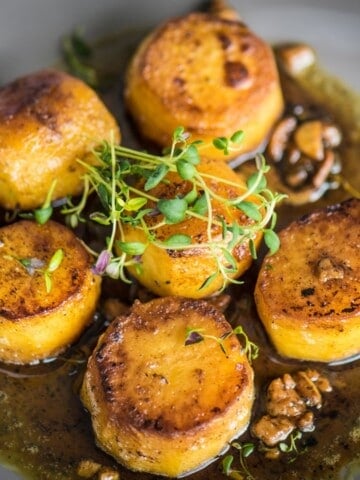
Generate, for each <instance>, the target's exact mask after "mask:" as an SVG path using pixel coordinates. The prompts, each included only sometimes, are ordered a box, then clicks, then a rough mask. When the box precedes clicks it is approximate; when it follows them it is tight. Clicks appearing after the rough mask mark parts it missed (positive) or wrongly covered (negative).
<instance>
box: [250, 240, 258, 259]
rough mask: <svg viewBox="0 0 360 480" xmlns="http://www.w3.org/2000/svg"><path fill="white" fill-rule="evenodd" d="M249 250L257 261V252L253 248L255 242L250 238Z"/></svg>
mask: <svg viewBox="0 0 360 480" xmlns="http://www.w3.org/2000/svg"><path fill="white" fill-rule="evenodd" d="M249 249H250V254H251V256H252V258H253V259H254V260H256V259H257V251H256V247H255V242H254V240H253V239H252V238H250V240H249Z"/></svg>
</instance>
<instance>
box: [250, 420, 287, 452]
mask: <svg viewBox="0 0 360 480" xmlns="http://www.w3.org/2000/svg"><path fill="white" fill-rule="evenodd" d="M294 428H295V425H294V423H293V422H292V421H291V420H290V419H289V418H287V417H271V416H270V415H264V416H263V417H261V418H260V420H259V421H258V422H256V423H255V424H254V425H253V426H252V433H253V435H255V436H256V437H257V438H259V439H260V440H261V441H262V442H264V443H265V445H268V446H269V447H273V446H274V445H276V444H277V443H279V442H282V441H283V440H285V439H286V438H287V437H288V435H290V433H291V432H292V431H293V430H294Z"/></svg>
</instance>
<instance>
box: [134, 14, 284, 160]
mask: <svg viewBox="0 0 360 480" xmlns="http://www.w3.org/2000/svg"><path fill="white" fill-rule="evenodd" d="M125 100H126V103H127V106H128V108H129V111H130V113H131V114H132V116H133V117H134V119H135V122H136V123H137V125H138V128H139V131H140V132H141V134H142V135H143V136H145V137H147V138H149V139H150V140H152V141H153V142H155V143H157V144H159V145H161V146H167V145H170V144H171V136H172V133H173V131H174V129H175V128H176V127H177V126H179V125H181V126H183V127H184V128H185V129H186V130H187V131H189V132H190V133H191V135H192V137H193V138H194V139H201V140H204V141H205V142H206V143H209V147H200V148H202V153H203V155H204V156H207V157H209V158H215V159H224V158H225V159H227V160H230V159H231V158H233V157H236V156H238V155H240V154H245V153H249V152H253V151H255V150H257V149H259V148H260V147H261V146H262V145H263V143H264V142H265V140H266V138H267V136H268V135H269V133H270V130H271V128H272V126H273V124H274V122H275V121H276V120H277V119H278V117H279V116H280V115H281V113H282V110H283V98H282V92H281V88H280V84H279V79H278V72H277V68H276V64H275V61H274V57H273V53H272V50H271V48H270V46H269V45H267V44H266V43H265V42H264V41H263V40H261V39H260V38H259V37H257V36H256V35H255V34H254V33H253V32H252V31H251V30H249V28H248V27H247V26H246V25H245V24H244V23H242V22H241V21H239V20H237V19H235V18H234V19H228V18H223V17H222V16H221V15H217V14H211V13H191V14H189V15H186V16H183V17H181V18H175V19H172V20H169V21H167V22H166V23H164V24H163V25H161V26H160V27H158V28H157V29H156V30H155V31H153V32H152V33H151V34H150V35H149V36H148V37H147V38H146V39H145V40H144V41H143V42H142V44H141V45H140V47H139V48H138V50H137V51H136V53H135V55H134V57H133V59H132V61H131V63H130V66H129V69H128V74H127V81H126V89H125ZM237 130H243V131H244V132H245V137H244V140H243V141H242V142H241V143H240V144H239V145H238V147H236V148H235V147H234V150H232V151H231V152H230V153H229V155H228V156H226V157H224V154H223V152H220V151H219V150H217V149H215V148H214V147H213V146H212V139H213V138H214V137H218V136H226V137H229V136H231V135H232V134H233V133H234V132H235V131H237Z"/></svg>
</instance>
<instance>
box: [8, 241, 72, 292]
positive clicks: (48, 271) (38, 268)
mask: <svg viewBox="0 0 360 480" xmlns="http://www.w3.org/2000/svg"><path fill="white" fill-rule="evenodd" d="M63 258H64V251H63V250H62V249H61V248H59V249H58V250H56V251H55V253H54V254H53V255H52V257H51V258H50V260H49V263H48V265H47V266H46V268H44V267H45V262H44V261H43V260H41V259H39V258H36V257H32V258H18V259H17V260H18V261H19V262H20V263H21V265H22V266H23V267H24V268H25V269H26V271H27V272H28V274H29V275H34V273H35V272H39V273H41V274H42V275H43V276H44V281H45V288H46V292H47V293H50V291H51V288H52V278H51V276H52V274H53V272H55V270H57V269H58V268H59V266H60V264H61V262H62V261H63Z"/></svg>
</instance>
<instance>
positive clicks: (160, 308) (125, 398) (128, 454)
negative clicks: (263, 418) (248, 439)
mask: <svg viewBox="0 0 360 480" xmlns="http://www.w3.org/2000/svg"><path fill="white" fill-rule="evenodd" d="M194 328H196V329H198V330H199V331H200V332H201V333H202V334H203V336H204V337H203V338H204V339H203V341H201V342H199V343H195V344H188V345H186V344H185V340H186V338H187V332H188V330H187V329H194ZM231 332H232V329H231V326H230V324H229V323H228V322H227V321H226V320H225V318H224V316H223V314H222V313H220V311H219V310H217V309H216V308H215V307H213V306H211V305H210V304H209V303H207V302H205V301H204V300H190V299H184V298H179V297H168V298H159V299H156V300H152V301H150V302H148V303H145V304H141V303H140V302H139V301H136V303H135V304H134V305H133V307H132V308H131V310H130V312H129V313H128V314H127V315H122V316H120V317H118V318H116V319H115V320H114V321H113V322H112V323H111V324H110V326H109V327H108V329H107V330H106V332H105V333H104V335H103V336H102V337H101V338H100V339H99V342H98V344H97V346H96V348H95V350H94V352H93V354H92V355H91V357H90V359H89V362H88V366H87V370H86V373H85V377H84V381H83V385H82V389H81V398H82V401H83V403H84V405H85V407H86V408H87V409H88V410H89V412H90V414H91V418H92V424H93V428H94V432H95V435H96V441H97V443H98V445H99V446H100V447H101V448H102V449H104V450H105V451H106V452H107V453H109V454H110V455H112V456H113V457H115V459H116V460H117V461H119V462H120V463H122V464H123V465H125V466H126V467H127V468H129V469H131V470H135V471H144V472H150V473H152V474H155V475H165V476H168V477H178V476H182V475H185V474H188V473H190V472H192V471H193V470H195V469H199V468H200V467H203V466H205V465H206V464H208V463H209V462H210V461H212V460H214V458H215V457H216V456H217V455H218V454H220V453H221V452H223V451H224V450H226V449H227V448H228V446H229V442H230V441H231V440H232V439H233V438H234V437H236V436H238V435H239V434H241V433H242V432H243V431H244V430H245V428H246V427H247V425H248V422H249V419H250V414H251V409H252V404H253V400H254V384H253V370H252V368H251V366H250V364H249V362H248V359H247V357H246V355H245V354H244V353H243V350H242V348H241V345H240V343H239V341H238V338H237V337H236V336H235V335H234V334H232V333H231ZM226 334H229V336H228V337H227V338H226V339H225V340H224V343H223V347H224V350H225V353H224V351H223V350H222V349H221V348H220V346H219V344H218V342H217V341H216V340H214V339H213V338H208V337H206V335H213V336H215V337H216V338H221V337H223V336H224V335H225V336H226ZM215 378H216V381H214V380H215Z"/></svg>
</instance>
